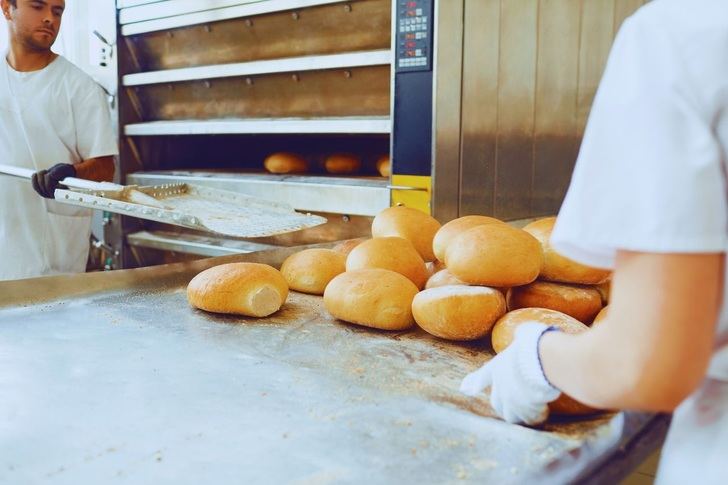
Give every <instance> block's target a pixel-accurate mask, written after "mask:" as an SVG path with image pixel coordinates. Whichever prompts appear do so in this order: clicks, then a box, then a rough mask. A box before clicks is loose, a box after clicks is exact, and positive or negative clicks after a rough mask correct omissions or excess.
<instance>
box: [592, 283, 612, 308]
mask: <svg viewBox="0 0 728 485" xmlns="http://www.w3.org/2000/svg"><path fill="white" fill-rule="evenodd" d="M594 288H596V289H597V291H598V292H599V294H600V295H601V297H602V304H603V305H608V304H609V295H610V294H611V292H612V279H611V278H609V279H608V280H607V281H605V282H604V283H599V284H598V285H596V286H595V287H594Z"/></svg>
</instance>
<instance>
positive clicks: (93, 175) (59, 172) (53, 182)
mask: <svg viewBox="0 0 728 485" xmlns="http://www.w3.org/2000/svg"><path fill="white" fill-rule="evenodd" d="M66 177H77V178H81V179H86V180H93V181H95V182H112V181H113V180H114V157H113V156H111V155H109V156H106V157H97V158H91V159H88V160H84V161H83V162H79V163H76V164H73V165H71V164H70V163H58V164H56V165H54V166H52V167H51V168H49V169H47V170H40V171H38V172H35V173H34V174H33V178H32V179H31V183H32V185H33V189H34V190H35V191H36V192H38V194H40V195H41V196H43V197H45V198H47V199H52V198H53V194H54V193H55V191H56V189H57V188H58V183H59V182H60V181H61V180H63V179H65V178H66Z"/></svg>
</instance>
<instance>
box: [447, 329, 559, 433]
mask: <svg viewBox="0 0 728 485" xmlns="http://www.w3.org/2000/svg"><path fill="white" fill-rule="evenodd" d="M550 330H555V329H554V328H553V327H547V326H546V325H544V324H542V323H535V322H529V323H524V324H522V325H520V326H519V327H518V328H517V329H516V334H515V338H514V340H513V342H512V343H511V345H509V346H508V348H507V349H505V350H504V351H503V352H501V353H500V354H498V355H496V356H495V357H494V358H493V359H492V360H490V361H489V362H488V363H487V364H485V365H484V366H483V367H481V368H480V369H478V370H476V371H475V372H472V373H470V374H468V375H467V376H465V379H463V382H462V384H460V392H462V393H464V394H467V395H468V396H476V395H478V394H479V393H481V392H483V390H485V389H486V388H487V387H490V388H491V389H490V406H491V407H492V408H493V410H494V411H495V412H496V413H498V415H499V416H500V417H502V418H503V419H504V420H506V421H508V422H509V423H525V424H530V425H534V424H539V423H542V422H543V421H546V419H547V418H548V416H549V410H548V403H550V402H551V401H553V400H555V399H556V398H558V397H559V395H560V394H561V391H559V390H558V389H557V388H555V387H554V386H552V385H551V383H550V382H549V381H548V379H546V376H545V375H544V373H543V369H542V368H541V358H540V356H539V353H538V343H539V341H540V340H541V336H542V335H543V334H544V333H546V332H548V331H550Z"/></svg>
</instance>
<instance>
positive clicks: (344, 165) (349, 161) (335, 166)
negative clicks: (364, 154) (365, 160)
mask: <svg viewBox="0 0 728 485" xmlns="http://www.w3.org/2000/svg"><path fill="white" fill-rule="evenodd" d="M360 168H361V158H359V157H358V156H356V155H352V154H351V153H334V154H333V155H329V156H328V157H326V160H324V169H325V170H326V171H327V172H328V173H335V174H347V173H354V172H358V171H359V169H360Z"/></svg>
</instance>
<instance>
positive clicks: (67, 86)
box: [0, 56, 118, 280]
mask: <svg viewBox="0 0 728 485" xmlns="http://www.w3.org/2000/svg"><path fill="white" fill-rule="evenodd" d="M116 154H118V149H117V145H116V138H115V135H114V132H113V130H112V127H111V116H110V113H109V108H108V103H107V102H106V98H105V95H104V93H103V91H102V89H101V87H100V86H98V85H97V84H96V83H95V82H94V81H93V80H92V79H91V78H90V77H89V76H88V75H87V74H85V73H84V72H83V71H81V70H80V69H78V68H77V67H76V66H74V65H73V64H71V63H70V62H68V61H67V60H66V59H64V58H63V57H60V56H59V57H57V58H56V59H55V60H54V61H53V62H51V63H50V64H49V65H48V66H47V67H45V68H44V69H42V70H39V71H33V72H17V71H15V70H14V69H12V68H11V67H10V66H9V65H8V63H7V60H6V56H3V58H2V59H1V60H0V163H3V164H7V165H15V166H19V167H24V168H29V169H32V170H41V169H46V168H49V167H51V166H53V165H55V164H56V163H78V162H81V161H83V160H88V159H90V158H96V157H102V156H108V155H116ZM90 227H91V218H90V212H89V211H87V210H85V209H79V208H74V207H72V206H68V205H63V204H59V203H57V202H54V201H50V200H47V199H43V198H41V197H40V196H39V195H38V194H36V193H35V191H33V188H32V187H31V184H30V182H29V181H27V180H22V179H17V178H13V177H8V176H3V175H0V245H2V254H3V257H2V260H0V280H7V279H20V278H30V277H36V276H41V275H48V274H57V273H73V272H82V271H84V270H85V268H86V259H87V257H88V242H89V235H90Z"/></svg>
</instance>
